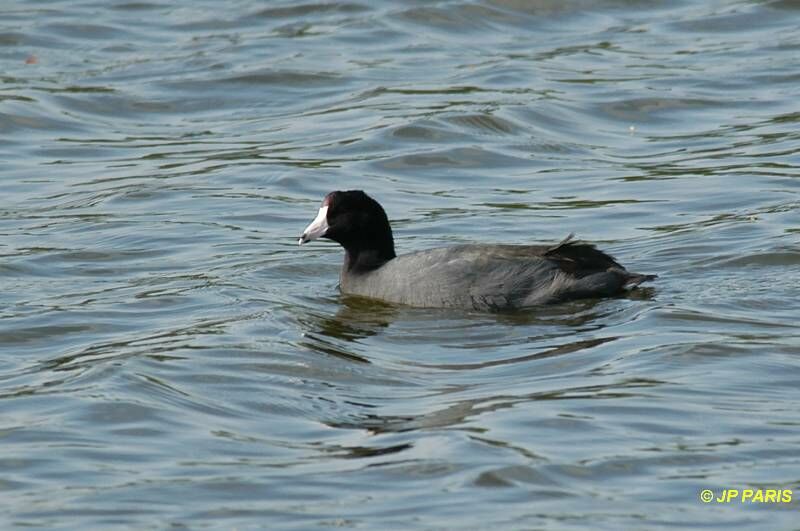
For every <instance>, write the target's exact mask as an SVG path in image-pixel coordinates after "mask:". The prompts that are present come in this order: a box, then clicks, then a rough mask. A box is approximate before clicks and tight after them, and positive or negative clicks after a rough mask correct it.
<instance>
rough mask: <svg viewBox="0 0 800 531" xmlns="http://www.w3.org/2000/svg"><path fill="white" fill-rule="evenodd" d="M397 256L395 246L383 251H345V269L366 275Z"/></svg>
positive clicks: (358, 249)
mask: <svg viewBox="0 0 800 531" xmlns="http://www.w3.org/2000/svg"><path fill="white" fill-rule="evenodd" d="M395 256H397V255H396V254H395V252H394V246H391V247H388V248H383V249H381V248H377V249H360V248H350V249H345V254H344V269H345V270H346V271H351V272H354V273H366V272H367V271H372V270H373V269H378V268H379V267H381V266H382V265H383V264H385V263H386V262H388V261H389V260H391V259H392V258H394V257H395Z"/></svg>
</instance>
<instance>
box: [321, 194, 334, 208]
mask: <svg viewBox="0 0 800 531" xmlns="http://www.w3.org/2000/svg"><path fill="white" fill-rule="evenodd" d="M335 197H336V192H330V193H329V194H328V195H326V196H325V198H324V199H323V200H322V204H321V205H320V207H329V206H332V205H333V200H334V198H335Z"/></svg>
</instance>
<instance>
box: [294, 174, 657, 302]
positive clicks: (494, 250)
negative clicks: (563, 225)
mask: <svg viewBox="0 0 800 531" xmlns="http://www.w3.org/2000/svg"><path fill="white" fill-rule="evenodd" d="M317 238H328V239H330V240H333V241H335V242H338V243H339V244H340V245H341V246H342V247H344V250H345V256H344V265H343V266H342V272H341V275H340V278H339V281H340V287H341V290H342V292H343V293H345V294H349V295H360V296H363V297H369V298H372V299H379V300H382V301H387V302H392V303H398V304H406V305H409V306H421V307H427V308H442V307H448V308H471V309H476V310H493V311H497V310H510V309H515V308H524V307H530V306H537V305H541V304H547V303H553V302H559V301H564V300H569V299H578V298H590V297H605V296H610V295H615V294H618V293H621V292H623V291H625V290H626V289H628V288H632V287H635V286H637V285H639V284H640V283H642V282H644V281H646V280H652V279H654V278H656V275H640V274H636V273H630V272H628V271H627V270H626V269H625V268H624V267H622V266H621V265H620V264H619V263H617V261H616V260H614V258H612V257H611V256H609V255H607V254H606V253H604V252H602V251H599V250H597V249H595V247H594V246H593V245H590V244H587V243H583V242H578V241H575V240H572V235H571V234H570V235H569V236H568V237H567V238H566V239H565V240H563V241H562V242H560V243H558V244H556V245H551V246H547V245H492V244H475V245H456V246H453V247H446V248H440V249H431V250H428V251H419V252H416V253H410V254H405V255H402V256H397V255H395V252H394V239H393V238H392V228H391V227H390V226H389V219H388V218H387V217H386V212H384V210H383V208H382V207H381V205H380V204H378V202H377V201H375V200H374V199H372V198H371V197H369V196H368V195H367V194H365V193H364V192H362V191H360V190H351V191H347V192H331V193H329V194H328V195H327V196H325V199H324V200H323V201H322V206H321V207H320V209H319V213H318V214H317V217H316V218H315V219H314V221H312V222H311V224H310V225H309V226H308V227H306V230H305V231H303V235H302V236H300V239H299V241H298V243H299V244H300V245H302V244H304V243H307V242H309V241H311V240H316V239H317Z"/></svg>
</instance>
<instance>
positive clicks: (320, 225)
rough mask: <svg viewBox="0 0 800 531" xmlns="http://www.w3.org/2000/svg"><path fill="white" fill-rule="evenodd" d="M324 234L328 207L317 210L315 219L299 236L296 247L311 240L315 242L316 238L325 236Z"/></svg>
mask: <svg viewBox="0 0 800 531" xmlns="http://www.w3.org/2000/svg"><path fill="white" fill-rule="evenodd" d="M326 232H328V205H325V206H324V207H322V208H320V209H319V213H318V214H317V217H315V218H314V221H312V222H311V224H310V225H309V226H308V227H306V230H304V231H303V235H302V236H300V239H299V240H297V243H298V245H303V244H304V243H308V242H310V241H311V240H316V239H317V238H320V237H322V236H325V233H326Z"/></svg>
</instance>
